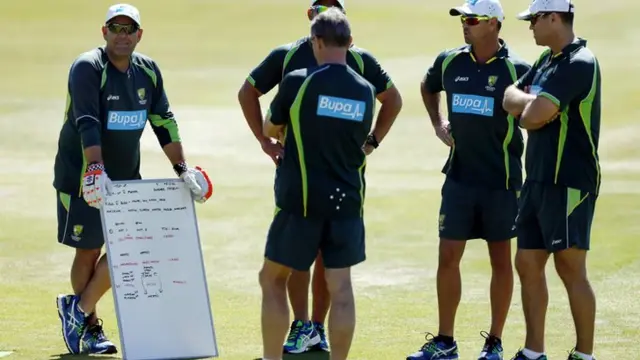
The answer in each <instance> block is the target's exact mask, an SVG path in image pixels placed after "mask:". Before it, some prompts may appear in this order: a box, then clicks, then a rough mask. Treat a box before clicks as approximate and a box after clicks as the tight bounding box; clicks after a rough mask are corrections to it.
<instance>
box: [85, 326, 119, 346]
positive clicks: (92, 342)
mask: <svg viewBox="0 0 640 360" xmlns="http://www.w3.org/2000/svg"><path fill="white" fill-rule="evenodd" d="M81 351H82V353H83V354H117V353H118V349H117V348H116V346H115V345H114V344H113V343H112V342H111V341H109V340H108V339H107V337H106V336H105V335H104V331H103V330H102V320H100V319H98V322H97V323H96V324H94V325H89V326H88V327H87V331H85V333H84V336H83V337H82V346H81Z"/></svg>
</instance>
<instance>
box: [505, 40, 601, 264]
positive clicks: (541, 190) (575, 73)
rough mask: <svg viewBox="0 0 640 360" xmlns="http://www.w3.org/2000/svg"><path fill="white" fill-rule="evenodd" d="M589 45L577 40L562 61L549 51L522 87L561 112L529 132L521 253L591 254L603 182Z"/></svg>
mask: <svg viewBox="0 0 640 360" xmlns="http://www.w3.org/2000/svg"><path fill="white" fill-rule="evenodd" d="M586 45H587V42H586V40H584V39H580V38H577V39H576V40H574V41H573V42H572V43H571V44H569V45H567V46H566V47H565V48H564V49H563V50H562V52H560V53H558V54H556V55H553V54H552V53H551V51H550V50H547V51H545V52H544V53H543V54H542V55H541V56H540V58H539V59H538V61H536V63H535V64H534V66H533V67H532V69H531V70H530V71H529V72H528V73H527V74H526V75H524V76H523V77H521V78H520V79H519V80H518V81H517V82H516V85H517V86H518V88H520V89H521V90H524V89H525V87H527V86H530V93H531V94H536V95H538V96H544V97H546V98H548V99H549V100H551V101H553V102H554V103H555V104H556V105H557V106H558V108H559V109H560V110H559V111H560V113H559V115H558V118H557V119H556V120H555V121H553V122H551V123H549V124H546V125H545V126H543V127H542V128H540V129H537V130H530V131H529V132H528V135H529V136H528V144H527V153H526V158H525V166H526V172H527V177H526V181H525V184H524V186H523V189H522V197H521V203H520V212H519V215H518V221H517V225H518V247H519V248H521V249H544V250H547V251H549V252H556V251H561V250H564V249H568V248H570V247H577V248H579V249H584V250H588V249H589V245H590V233H591V224H592V221H593V216H594V211H595V204H596V199H597V197H598V193H599V190H600V179H601V178H600V177H601V173H600V164H599V156H598V143H599V137H600V110H601V103H600V95H601V74H600V66H599V64H598V61H597V59H596V57H595V55H594V54H593V52H591V50H589V49H588V48H587V46H586Z"/></svg>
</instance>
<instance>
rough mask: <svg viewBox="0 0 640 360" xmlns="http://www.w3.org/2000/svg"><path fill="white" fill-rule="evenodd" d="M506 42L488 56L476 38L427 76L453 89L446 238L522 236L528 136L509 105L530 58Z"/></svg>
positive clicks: (443, 216) (442, 230) (428, 84)
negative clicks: (480, 55) (480, 59)
mask: <svg viewBox="0 0 640 360" xmlns="http://www.w3.org/2000/svg"><path fill="white" fill-rule="evenodd" d="M500 44H501V47H500V50H499V51H498V52H497V53H496V55H495V56H494V57H493V58H492V59H490V60H489V61H487V62H486V63H485V64H479V63H477V62H476V60H475V58H474V55H473V53H472V51H471V46H470V45H466V46H462V47H459V48H456V49H453V50H448V51H444V52H442V53H440V54H439V55H438V57H437V58H436V60H435V62H434V64H433V65H432V66H431V67H430V68H429V70H428V71H427V74H426V77H425V81H424V84H425V85H424V86H425V90H426V91H427V92H429V93H438V92H440V91H445V92H446V94H447V109H448V113H449V122H450V125H451V135H452V138H453V140H454V144H453V146H451V149H450V152H449V158H448V159H447V161H446V164H445V166H444V168H443V169H442V172H443V173H444V174H445V175H446V180H445V182H444V185H443V186H442V203H441V207H440V217H439V224H438V225H439V235H440V238H444V239H449V240H469V239H476V238H482V239H486V240H487V241H500V240H507V239H510V238H512V237H514V236H515V219H516V216H517V212H518V191H519V190H520V187H521V186H522V161H521V157H522V153H523V151H524V144H523V138H522V134H521V132H520V130H519V129H518V127H517V124H516V119H515V118H514V117H513V116H511V115H509V114H508V113H507V112H505V111H504V110H503V109H502V97H503V94H504V91H505V89H506V88H507V87H508V86H509V85H511V84H513V83H514V82H515V81H516V80H517V79H518V78H519V77H520V76H522V75H524V74H525V73H526V72H527V71H528V70H529V68H530V66H529V65H528V64H526V63H525V62H524V61H522V60H520V59H519V58H518V57H517V56H515V55H514V53H513V52H512V51H511V50H510V49H509V48H508V46H507V44H505V43H504V41H503V40H500Z"/></svg>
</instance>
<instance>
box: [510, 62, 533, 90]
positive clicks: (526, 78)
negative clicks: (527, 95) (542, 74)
mask: <svg viewBox="0 0 640 360" xmlns="http://www.w3.org/2000/svg"><path fill="white" fill-rule="evenodd" d="M516 71H517V68H516ZM536 71H537V70H536V66H535V65H534V66H533V67H531V68H529V70H527V72H525V73H524V74H523V75H520V76H519V77H518V80H516V82H515V84H514V85H515V86H516V87H517V88H518V89H520V90H523V91H524V89H525V88H526V87H527V86H531V84H533V78H534V76H535V75H536Z"/></svg>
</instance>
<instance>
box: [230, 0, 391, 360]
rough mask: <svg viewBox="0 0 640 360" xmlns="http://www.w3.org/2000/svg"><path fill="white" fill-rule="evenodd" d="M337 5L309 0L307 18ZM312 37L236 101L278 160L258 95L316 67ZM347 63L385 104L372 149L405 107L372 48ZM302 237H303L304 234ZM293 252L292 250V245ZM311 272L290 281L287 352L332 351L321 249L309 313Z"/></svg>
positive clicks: (278, 59)
mask: <svg viewBox="0 0 640 360" xmlns="http://www.w3.org/2000/svg"><path fill="white" fill-rule="evenodd" d="M332 7H338V8H340V9H342V11H343V12H344V11H345V1H344V0H311V7H310V8H309V9H308V11H307V16H308V18H309V20H312V19H313V18H314V17H315V16H316V15H318V14H319V13H322V12H324V11H327V10H328V9H329V8H332ZM317 65H318V64H317V61H316V58H315V57H314V54H313V48H312V41H311V37H310V36H305V37H303V38H301V39H299V40H297V41H295V42H293V43H289V44H286V45H281V46H278V47H276V48H275V49H273V50H272V51H271V53H270V54H269V55H268V56H267V57H266V58H265V59H264V60H263V61H262V62H261V63H260V64H259V65H258V66H257V67H256V68H255V69H253V70H252V71H251V73H250V74H249V76H248V77H247V79H246V80H245V81H244V83H243V85H242V87H241V88H240V90H239V92H238V101H239V103H240V106H241V108H242V111H243V113H244V116H245V119H246V121H247V124H248V125H249V128H250V129H251V131H252V133H253V135H254V136H255V138H256V139H257V140H258V142H259V143H260V145H261V147H262V150H263V151H264V152H265V153H266V154H267V155H269V156H270V157H271V158H272V159H273V161H274V163H275V164H276V165H277V164H279V161H280V157H281V156H282V152H283V149H282V146H281V144H280V143H278V142H276V141H275V140H274V139H271V138H269V137H266V136H265V135H264V134H263V129H262V127H263V121H262V111H261V108H260V100H259V99H260V97H261V96H262V95H263V94H266V93H268V92H269V91H271V90H272V89H273V88H274V87H276V86H277V85H278V84H279V83H280V82H281V81H282V79H283V77H284V76H285V75H287V74H288V73H290V72H292V71H294V70H297V69H302V68H313V67H316V66H317ZM347 65H348V66H349V67H351V68H352V69H353V70H355V71H356V72H358V73H359V74H360V75H362V76H363V77H364V78H365V79H366V80H367V81H368V82H370V83H371V84H372V85H373V86H374V87H375V88H376V97H377V99H378V101H380V103H381V107H380V110H379V112H378V117H377V119H376V122H375V125H374V126H373V128H372V129H371V134H370V135H369V137H368V140H367V143H366V145H365V144H363V145H365V146H364V150H365V152H366V153H367V154H370V153H371V152H372V151H373V150H374V149H375V148H377V146H378V145H379V144H380V143H381V142H382V140H383V138H384V137H385V136H386V135H387V133H388V132H389V130H390V129H391V126H392V124H393V122H394V121H395V119H396V117H397V115H398V113H399V112H400V110H401V108H402V98H401V96H400V93H399V92H398V90H397V89H396V87H395V86H394V84H393V82H392V81H391V78H390V76H389V75H388V74H387V73H386V72H385V71H384V70H383V69H382V67H381V66H380V64H379V63H378V61H377V60H376V59H375V57H373V55H371V54H370V53H369V52H368V51H366V50H364V49H362V48H358V47H356V46H351V47H350V48H349V52H348V56H347ZM301 240H302V239H301ZM291 251H293V249H291ZM310 278H311V275H310V272H309V271H295V270H294V271H293V272H292V274H291V276H290V277H289V281H288V283H287V288H288V295H289V299H290V302H291V307H292V310H293V314H294V321H293V322H292V323H291V330H290V333H289V336H288V337H287V340H286V343H285V344H284V352H286V353H292V354H297V353H302V352H306V351H308V350H310V349H319V350H324V351H328V350H329V346H328V343H327V341H326V336H325V331H324V322H325V319H326V317H327V313H328V311H329V305H330V297H329V292H328V290H327V284H326V280H325V272H324V266H323V263H322V256H320V254H318V257H317V259H316V261H315V266H314V273H313V282H312V294H313V306H312V307H313V312H312V314H311V316H309V309H308V308H309V301H308V299H309V283H310V281H311V279H310Z"/></svg>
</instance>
